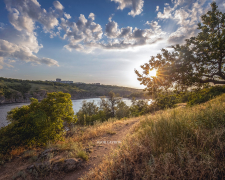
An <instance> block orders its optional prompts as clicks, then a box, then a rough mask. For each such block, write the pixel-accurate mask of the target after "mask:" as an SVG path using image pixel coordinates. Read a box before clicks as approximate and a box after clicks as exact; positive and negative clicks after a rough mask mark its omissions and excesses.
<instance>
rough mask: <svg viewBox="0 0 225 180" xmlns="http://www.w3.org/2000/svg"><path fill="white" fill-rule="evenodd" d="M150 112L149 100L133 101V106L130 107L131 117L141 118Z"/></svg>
mask: <svg viewBox="0 0 225 180" xmlns="http://www.w3.org/2000/svg"><path fill="white" fill-rule="evenodd" d="M148 112H149V105H148V101H147V100H143V99H140V100H136V99H135V98H133V99H132V105H131V107H130V113H131V116H135V117H137V116H140V115H143V114H146V113H148Z"/></svg>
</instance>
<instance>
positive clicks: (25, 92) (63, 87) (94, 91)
mask: <svg viewBox="0 0 225 180" xmlns="http://www.w3.org/2000/svg"><path fill="white" fill-rule="evenodd" d="M60 91H62V92H64V93H70V94H71V97H72V99H78V98H88V97H96V96H107V95H108V93H109V92H110V91H113V92H115V93H117V94H119V95H120V96H121V97H138V98H144V97H145V94H146V93H144V92H143V91H142V90H140V89H134V88H128V87H120V86H111V85H95V84H64V83H59V82H48V81H31V80H21V79H11V78H3V77H0V97H1V96H3V97H5V98H6V99H11V101H13V102H21V101H24V100H26V101H27V100H29V98H30V97H34V98H38V97H40V96H41V99H43V98H44V97H45V96H46V93H48V92H60Z"/></svg>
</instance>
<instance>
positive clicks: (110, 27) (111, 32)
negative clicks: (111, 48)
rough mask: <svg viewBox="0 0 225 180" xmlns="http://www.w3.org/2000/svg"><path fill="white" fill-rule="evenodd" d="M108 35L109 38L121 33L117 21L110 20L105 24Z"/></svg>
mask: <svg viewBox="0 0 225 180" xmlns="http://www.w3.org/2000/svg"><path fill="white" fill-rule="evenodd" d="M105 33H106V36H107V37H109V38H115V37H117V36H118V35H119V33H120V32H119V31H118V24H117V23H116V22H115V21H111V19H110V21H109V22H108V24H106V26H105Z"/></svg>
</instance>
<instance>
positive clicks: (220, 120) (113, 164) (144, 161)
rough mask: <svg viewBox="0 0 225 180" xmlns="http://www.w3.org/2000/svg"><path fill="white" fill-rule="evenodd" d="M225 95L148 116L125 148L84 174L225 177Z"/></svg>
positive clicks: (93, 176) (104, 176) (88, 179)
mask: <svg viewBox="0 0 225 180" xmlns="http://www.w3.org/2000/svg"><path fill="white" fill-rule="evenodd" d="M224 109H225V94H223V95H222V96H219V97H217V98H215V99H213V100H210V101H208V102H206V103H204V104H201V105H196V106H193V107H178V108H175V109H168V110H165V111H159V112H156V113H155V115H148V116H146V118H145V119H142V120H141V121H140V123H139V125H138V127H136V129H135V133H133V135H132V136H130V137H129V138H128V139H127V140H126V141H125V142H124V143H123V144H122V146H121V148H120V149H119V150H117V151H115V152H114V153H112V154H111V155H109V156H108V158H107V159H105V160H104V161H103V162H102V163H101V164H100V165H99V166H98V167H96V168H95V169H94V170H93V171H91V172H90V173H89V175H87V176H86V177H85V178H84V179H86V180H91V179H112V180H113V179H223V178H224V176H225V161H224V153H225V111H224Z"/></svg>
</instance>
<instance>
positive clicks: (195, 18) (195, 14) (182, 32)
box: [157, 0, 223, 44]
mask: <svg viewBox="0 0 225 180" xmlns="http://www.w3.org/2000/svg"><path fill="white" fill-rule="evenodd" d="M222 3H223V2H222V0H217V6H218V7H221V4H222ZM164 5H165V7H164V11H163V12H158V14H157V17H158V18H159V20H164V19H171V20H174V22H176V23H177V30H175V31H174V32H172V33H171V34H170V35H169V38H168V42H169V43H170V44H182V43H184V42H185V41H184V40H185V39H188V38H190V37H192V36H196V35H197V33H198V32H199V31H198V29H197V24H198V22H200V21H201V15H203V14H205V13H206V12H207V11H208V10H210V4H209V2H208V1H206V0H190V1H186V0H172V5H173V6H172V7H170V6H169V4H168V3H165V4H164Z"/></svg>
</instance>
